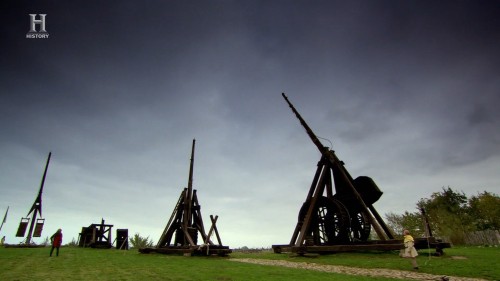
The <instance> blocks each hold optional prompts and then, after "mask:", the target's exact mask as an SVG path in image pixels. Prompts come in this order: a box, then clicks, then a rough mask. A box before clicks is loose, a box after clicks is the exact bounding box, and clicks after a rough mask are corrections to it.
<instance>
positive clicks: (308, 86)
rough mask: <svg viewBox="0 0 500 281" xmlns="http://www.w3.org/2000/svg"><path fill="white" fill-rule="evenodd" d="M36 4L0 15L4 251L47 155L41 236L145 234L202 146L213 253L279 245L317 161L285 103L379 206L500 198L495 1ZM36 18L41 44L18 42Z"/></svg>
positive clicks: (158, 228) (12, 6)
mask: <svg viewBox="0 0 500 281" xmlns="http://www.w3.org/2000/svg"><path fill="white" fill-rule="evenodd" d="M31 2H32V1H3V2H2V4H0V7H1V10H0V13H1V14H0V23H1V24H0V155H1V156H0V215H1V216H2V217H3V215H4V212H5V210H6V209H7V207H8V206H10V211H9V216H8V218H7V223H6V224H5V225H4V227H3V229H2V230H1V232H2V233H1V235H2V236H3V235H5V236H6V238H7V241H6V242H8V243H17V242H19V241H20V239H19V238H15V237H14V236H15V232H16V229H17V226H18V224H19V220H20V219H21V217H23V216H26V214H27V212H28V211H29V209H30V207H31V205H32V204H33V200H34V199H35V197H36V195H37V192H38V189H39V187H40V182H41V178H42V174H43V169H44V167H45V162H46V159H47V156H48V154H49V152H52V159H51V162H50V166H49V169H48V174H47V178H46V181H45V189H44V193H43V217H44V218H45V219H46V224H45V228H44V233H43V235H42V236H43V237H46V236H50V235H51V234H52V233H53V232H54V231H55V230H56V229H57V228H62V229H63V233H64V235H65V236H64V237H65V241H64V242H65V243H66V242H69V241H71V239H72V238H74V239H75V240H76V239H77V238H78V233H79V232H80V230H81V227H82V226H88V225H90V224H92V223H99V222H100V220H101V218H104V219H105V220H106V222H107V223H110V224H113V225H114V228H113V236H114V230H115V229H116V228H127V229H129V232H130V234H133V233H140V234H141V235H142V236H149V237H150V238H152V239H153V240H154V242H155V243H156V242H157V240H158V238H159V236H160V235H161V232H162V231H163V228H164V227H165V225H166V223H167V221H168V219H169V217H170V215H171V213H172V210H173V208H174V205H175V203H176V202H177V199H178V197H179V195H180V193H181V191H182V189H183V188H184V187H186V186H187V182H188V172H189V159H190V153H191V143H192V140H193V139H196V153H195V168H194V188H195V189H197V190H198V199H199V201H200V204H201V211H202V214H203V217H204V221H205V224H206V225H209V222H210V220H209V215H211V214H213V215H218V216H219V220H218V222H217V226H218V228H219V231H220V234H221V238H222V242H223V244H224V245H228V246H230V247H241V246H249V247H269V246H271V245H272V244H285V243H288V242H289V240H290V238H291V235H292V232H293V229H294V227H295V224H296V220H297V215H298V211H299V209H300V207H301V205H302V203H303V201H304V199H305V197H306V195H307V192H308V189H309V186H310V184H311V181H312V179H313V176H314V172H315V170H316V164H317V161H318V160H319V159H320V156H321V155H320V153H319V152H318V150H317V149H316V147H315V146H314V145H313V144H312V142H311V141H310V139H309V137H308V136H307V134H306V133H305V131H304V129H303V128H302V127H301V125H300V124H299V122H298V120H297V119H296V118H295V116H294V115H293V113H292V112H291V111H290V109H289V107H288V105H287V104H286V103H285V101H284V100H283V98H282V97H281V93H282V92H285V93H286V94H287V96H288V97H289V99H290V100H291V102H292V103H293V104H294V105H295V107H296V108H297V109H298V111H299V112H300V113H301V114H302V116H303V117H304V119H305V120H306V121H307V122H308V124H309V125H310V127H311V128H312V129H313V130H314V131H315V133H316V134H317V135H318V136H320V137H322V138H326V139H328V140H329V141H330V142H331V143H332V144H333V149H335V151H336V153H337V156H338V157H339V158H340V159H342V160H343V161H344V162H345V163H346V168H347V169H348V171H349V172H350V173H351V175H352V176H353V177H357V176H360V175H367V176H370V177H372V178H373V179H374V180H375V181H376V182H377V184H378V186H379V188H380V189H381V190H382V191H383V192H384V194H383V196H382V197H381V199H380V200H379V201H378V202H376V203H375V208H376V209H377V210H378V211H379V213H380V214H382V215H384V214H387V213H389V212H393V213H399V214H401V213H403V212H404V211H410V212H413V211H416V209H415V205H416V203H417V201H418V200H419V199H421V198H428V197H430V195H431V194H432V193H433V192H438V191H440V190H441V189H442V188H443V187H448V186H450V187H452V188H453V189H455V190H457V191H463V192H464V193H465V194H466V195H468V196H471V195H477V194H478V192H482V191H485V190H486V191H490V192H494V193H497V194H498V193H500V175H499V168H500V130H499V128H500V111H499V110H498V108H499V105H500V36H499V34H500V17H499V16H498V15H499V14H500V2H498V1H476V0H471V1H439V3H436V1H398V0H393V1H385V0H384V1H275V0H272V1H71V4H70V3H67V2H66V1H59V3H56V1H47V2H45V1H37V3H36V4H33V3H31ZM77 2H79V3H77ZM32 13H34V14H47V16H46V29H47V32H48V33H49V38H48V39H27V38H26V33H27V32H28V31H29V28H30V18H29V14H32ZM323 143H324V144H325V145H327V146H331V145H330V143H329V142H328V141H323ZM41 240H42V239H40V238H39V239H38V240H37V239H35V241H36V242H37V241H41Z"/></svg>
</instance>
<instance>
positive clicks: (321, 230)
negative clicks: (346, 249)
mask: <svg viewBox="0 0 500 281" xmlns="http://www.w3.org/2000/svg"><path fill="white" fill-rule="evenodd" d="M310 204H311V202H310V201H307V202H305V203H304V204H303V205H302V208H301V209H300V212H299V221H302V222H303V221H304V220H305V217H306V215H307V210H308V209H309V206H310ZM350 224H351V222H350V219H349V214H348V212H347V209H346V208H345V207H344V205H343V204H342V203H340V202H339V201H337V200H335V199H331V198H327V197H324V196H322V197H319V198H318V201H317V202H316V207H315V208H314V210H313V214H312V217H311V218H310V224H309V228H308V230H307V233H306V236H308V237H312V241H313V244H314V245H335V244H344V243H348V242H349V240H350V239H349V236H350V232H349V229H350Z"/></svg>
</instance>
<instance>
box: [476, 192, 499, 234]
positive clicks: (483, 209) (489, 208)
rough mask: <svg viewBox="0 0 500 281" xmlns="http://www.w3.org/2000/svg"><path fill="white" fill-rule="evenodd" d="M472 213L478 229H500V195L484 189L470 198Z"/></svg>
mask: <svg viewBox="0 0 500 281" xmlns="http://www.w3.org/2000/svg"><path fill="white" fill-rule="evenodd" d="M468 203H469V206H470V215H471V216H473V218H474V225H475V227H476V230H489V229H492V230H497V229H500V197H498V195H496V194H494V193H489V192H487V191H484V192H483V193H479V194H478V195H477V196H472V197H471V198H470V199H469V202H468Z"/></svg>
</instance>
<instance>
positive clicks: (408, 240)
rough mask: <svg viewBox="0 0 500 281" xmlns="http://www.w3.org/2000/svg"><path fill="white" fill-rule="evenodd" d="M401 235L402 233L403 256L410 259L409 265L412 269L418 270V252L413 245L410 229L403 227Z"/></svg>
mask: <svg viewBox="0 0 500 281" xmlns="http://www.w3.org/2000/svg"><path fill="white" fill-rule="evenodd" d="M403 235H404V240H403V243H404V245H405V249H404V252H403V258H408V259H410V261H411V265H412V266H413V269H415V270H418V264H417V258H416V257H417V256H418V252H417V250H416V249H415V246H414V243H415V242H414V240H413V236H411V235H410V231H409V230H408V229H405V230H404V231H403Z"/></svg>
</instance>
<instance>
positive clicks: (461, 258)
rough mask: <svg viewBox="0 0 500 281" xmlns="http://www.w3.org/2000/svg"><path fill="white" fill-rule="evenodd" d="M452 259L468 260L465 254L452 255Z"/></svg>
mask: <svg viewBox="0 0 500 281" xmlns="http://www.w3.org/2000/svg"><path fill="white" fill-rule="evenodd" d="M450 258H451V259H452V260H466V259H467V257H464V256H451V257H450Z"/></svg>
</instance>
